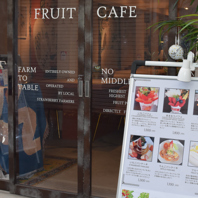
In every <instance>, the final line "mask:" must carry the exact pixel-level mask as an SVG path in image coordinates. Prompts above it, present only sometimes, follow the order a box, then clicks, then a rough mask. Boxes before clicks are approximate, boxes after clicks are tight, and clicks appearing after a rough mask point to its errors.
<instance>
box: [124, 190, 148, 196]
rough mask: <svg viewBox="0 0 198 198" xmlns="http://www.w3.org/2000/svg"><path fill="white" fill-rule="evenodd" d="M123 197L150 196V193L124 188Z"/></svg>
mask: <svg viewBox="0 0 198 198" xmlns="http://www.w3.org/2000/svg"><path fill="white" fill-rule="evenodd" d="M122 198H149V193H147V192H136V191H134V190H126V189H122Z"/></svg>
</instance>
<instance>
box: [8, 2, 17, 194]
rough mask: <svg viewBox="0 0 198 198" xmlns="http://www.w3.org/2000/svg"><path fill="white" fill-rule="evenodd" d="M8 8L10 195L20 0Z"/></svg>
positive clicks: (13, 176)
mask: <svg viewBox="0 0 198 198" xmlns="http://www.w3.org/2000/svg"><path fill="white" fill-rule="evenodd" d="M7 8H8V23H7V43H8V134H9V135H8V137H9V141H8V144H9V175H10V185H9V189H10V193H15V183H16V166H17V164H16V146H15V145H16V142H15V136H16V131H17V130H18V80H17V76H18V72H17V56H18V36H17V35H18V22H17V20H18V0H7Z"/></svg>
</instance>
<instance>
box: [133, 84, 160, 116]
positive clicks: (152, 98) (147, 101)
mask: <svg viewBox="0 0 198 198" xmlns="http://www.w3.org/2000/svg"><path fill="white" fill-rule="evenodd" d="M158 97H159V88H156V87H136V94H135V104H134V110H141V111H151V112H157V108H158Z"/></svg>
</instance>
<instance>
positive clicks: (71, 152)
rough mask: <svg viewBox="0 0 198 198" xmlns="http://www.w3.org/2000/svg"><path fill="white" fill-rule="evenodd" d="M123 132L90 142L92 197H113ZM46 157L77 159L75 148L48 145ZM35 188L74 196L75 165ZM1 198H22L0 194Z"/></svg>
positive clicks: (75, 183)
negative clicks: (58, 191) (63, 192)
mask: <svg viewBox="0 0 198 198" xmlns="http://www.w3.org/2000/svg"><path fill="white" fill-rule="evenodd" d="M121 145H122V133H119V132H115V133H114V134H110V135H107V136H105V137H102V138H100V139H98V140H95V141H94V143H93V147H92V148H93V149H92V195H93V196H97V197H105V198H115V197H116V190H117V182H118V173H119V165H120V156H121ZM45 154H46V155H52V156H59V157H69V158H77V149H76V148H75V147H73V148H72V147H70V148H66V147H58V146H48V147H46V150H45ZM35 186H36V187H41V188H47V189H54V190H60V191H66V192H72V193H77V165H74V166H72V167H70V168H67V169H65V170H64V171H62V172H60V173H57V174H55V175H54V176H52V177H49V178H47V179H45V180H44V181H42V182H40V183H38V184H36V185H35ZM0 198H22V196H17V195H12V194H10V193H8V192H4V191H0ZM23 198H24V197H23Z"/></svg>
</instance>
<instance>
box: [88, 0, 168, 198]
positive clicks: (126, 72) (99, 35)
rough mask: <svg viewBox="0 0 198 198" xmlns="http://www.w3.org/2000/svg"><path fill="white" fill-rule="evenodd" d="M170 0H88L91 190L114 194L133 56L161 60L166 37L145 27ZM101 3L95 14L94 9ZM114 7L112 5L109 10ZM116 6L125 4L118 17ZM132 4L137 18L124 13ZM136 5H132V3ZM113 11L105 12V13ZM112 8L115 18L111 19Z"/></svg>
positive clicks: (160, 16) (164, 14)
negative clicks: (90, 13) (90, 18)
mask: <svg viewBox="0 0 198 198" xmlns="http://www.w3.org/2000/svg"><path fill="white" fill-rule="evenodd" d="M168 5H169V1H160V3H159V2H158V1H157V0H152V1H130V0H129V1H127V0H126V1H120V0H111V1H105V0H94V1H93V68H92V69H93V73H92V79H93V80H92V82H93V86H92V95H93V99H92V126H93V128H92V131H93V134H92V136H93V147H92V153H93V156H92V159H93V164H92V194H93V195H94V196H100V197H108V198H111V197H112V198H114V197H115V196H116V189H117V182H118V172H119V165H120V156H121V146H122V138H123V137H122V136H123V130H124V122H125V113H126V112H125V111H126V104H127V95H128V83H129V81H128V79H129V78H130V73H131V65H132V63H133V61H134V60H153V61H158V60H161V61H163V60H166V59H167V53H165V50H164V48H165V47H166V46H167V36H166V37H165V38H164V40H162V41H161V42H159V39H158V35H159V34H158V31H156V32H155V33H153V30H154V29H149V30H147V28H148V27H149V26H150V25H152V24H154V23H156V22H158V21H161V20H166V19H168ZM101 6H103V7H102V8H101V9H100V11H99V14H100V15H101V16H102V17H103V16H105V15H106V16H107V17H104V18H100V17H98V16H97V9H98V8H99V7H101ZM112 6H114V8H115V10H114V11H111V10H112ZM120 6H128V7H127V9H126V13H125V14H124V17H123V18H120V16H121V9H120ZM129 6H136V14H137V17H136V18H129V16H130V13H129V11H130V8H129ZM133 9H135V8H133ZM112 12H113V13H114V14H112V15H111V17H108V16H109V15H110V13H112ZM115 12H116V14H117V16H118V17H117V18H114V16H116V15H115ZM137 73H139V74H166V70H164V68H161V67H159V68H157V69H156V68H153V67H144V66H142V67H140V68H139V69H138V70H137Z"/></svg>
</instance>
